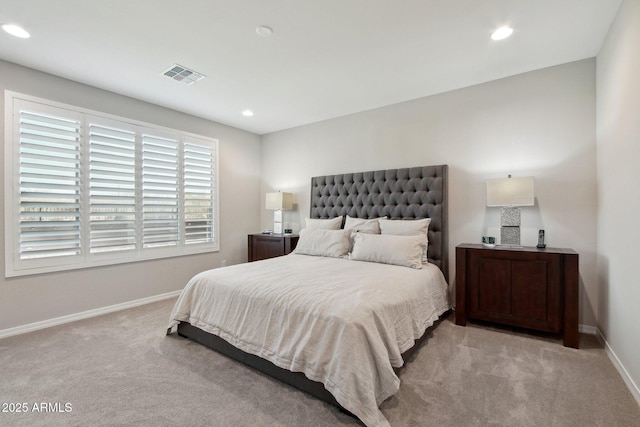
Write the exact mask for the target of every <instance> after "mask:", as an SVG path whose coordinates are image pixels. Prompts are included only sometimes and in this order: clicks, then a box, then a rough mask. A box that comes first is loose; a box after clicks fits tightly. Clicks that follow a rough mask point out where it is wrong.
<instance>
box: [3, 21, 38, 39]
mask: <svg viewBox="0 0 640 427" xmlns="http://www.w3.org/2000/svg"><path fill="white" fill-rule="evenodd" d="M2 29H3V30H5V31H6V32H7V33H9V34H11V35H12V36H15V37H20V38H21V39H28V38H29V37H31V34H29V33H28V32H27V31H26V30H25V29H24V28H22V27H21V26H19V25H14V24H4V25H3V26H2Z"/></svg>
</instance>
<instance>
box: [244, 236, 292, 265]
mask: <svg viewBox="0 0 640 427" xmlns="http://www.w3.org/2000/svg"><path fill="white" fill-rule="evenodd" d="M297 244H298V235H297V234H262V233H256V234H249V253H248V259H249V262H251V261H259V260H261V259H267V258H274V257H277V256H282V255H287V254H290V253H291V251H293V250H294V249H295V248H296V245H297Z"/></svg>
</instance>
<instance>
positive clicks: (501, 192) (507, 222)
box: [487, 175, 535, 246]
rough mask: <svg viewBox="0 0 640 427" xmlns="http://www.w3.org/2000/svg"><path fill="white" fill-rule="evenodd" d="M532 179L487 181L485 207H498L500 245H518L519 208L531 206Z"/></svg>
mask: <svg viewBox="0 0 640 427" xmlns="http://www.w3.org/2000/svg"><path fill="white" fill-rule="evenodd" d="M534 203H535V199H534V193H533V177H532V176H525V177H520V178H512V177H511V175H509V177H508V178H506V179H490V180H488V181H487V206H489V207H494V206H499V207H501V208H502V209H501V210H500V225H501V227H500V244H502V245H515V246H519V245H520V208H519V206H533V205H534Z"/></svg>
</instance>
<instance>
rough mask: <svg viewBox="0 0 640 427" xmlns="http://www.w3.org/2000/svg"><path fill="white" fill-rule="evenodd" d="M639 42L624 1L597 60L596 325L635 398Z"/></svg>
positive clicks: (639, 335)
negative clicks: (624, 373) (622, 370)
mask: <svg viewBox="0 0 640 427" xmlns="http://www.w3.org/2000/svg"><path fill="white" fill-rule="evenodd" d="M639 47H640V2H638V1H636V0H634V1H625V2H623V4H622V6H621V8H620V10H619V12H618V16H617V18H616V20H615V21H614V24H613V25H612V27H611V30H610V32H609V35H608V37H607V39H606V41H605V43H604V44H603V47H602V49H601V51H600V53H599V54H598V57H597V76H598V77H597V93H598V97H597V99H598V101H597V135H598V145H597V151H598V234H597V235H598V279H599V293H600V295H599V297H598V300H599V304H598V328H599V329H600V331H601V332H602V334H603V335H604V337H605V339H606V341H607V344H608V347H607V350H609V351H610V352H611V353H612V359H613V360H614V362H616V363H618V364H619V365H620V364H621V365H622V366H624V369H625V370H626V372H627V374H628V376H629V377H630V378H625V377H624V376H623V378H625V380H626V381H627V382H628V383H629V385H630V388H631V390H632V391H633V392H634V394H635V397H636V399H637V400H638V402H640V310H639V308H640V279H639V278H638V277H639V276H638V268H637V267H638V252H640V251H639V250H638V242H640V225H639V224H638V212H640V190H639V189H638V184H639V183H640V168H639V166H638V165H639V161H640V78H639V77H638V76H640V50H639ZM619 368H620V366H619Z"/></svg>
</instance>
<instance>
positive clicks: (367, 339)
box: [169, 254, 449, 426]
mask: <svg viewBox="0 0 640 427" xmlns="http://www.w3.org/2000/svg"><path fill="white" fill-rule="evenodd" d="M448 309H449V302H448V295H447V283H446V281H445V279H444V276H443V275H442V272H441V271H440V270H439V269H438V268H437V267H436V266H434V265H431V264H426V265H424V267H423V268H422V269H413V268H408V267H401V266H394V265H387V264H379V263H371V262H361V261H353V260H348V259H341V258H329V257H318V256H307V255H300V254H290V255H287V256H283V257H278V258H272V259H268V260H263V261H258V262H253V263H248V264H239V265H234V266H230V267H226V268H220V269H214V270H209V271H205V272H202V273H200V274H198V275H196V276H194V277H193V278H192V279H191V280H190V281H189V282H188V284H187V286H186V287H185V289H184V290H183V292H182V294H181V295H180V297H179V299H178V301H177V302H176V304H175V306H174V308H173V310H172V313H171V318H170V324H169V327H170V328H171V327H173V326H175V325H176V324H178V323H179V322H188V323H190V324H191V325H193V326H195V327H197V328H200V329H202V330H204V331H206V332H209V333H212V334H215V335H217V336H219V337H220V338H222V339H224V340H226V341H227V342H229V343H230V344H232V345H233V346H235V347H237V348H239V349H240V350H243V351H245V352H247V353H250V354H254V355H256V356H259V357H261V358H263V359H266V360H269V361H270V362H272V363H273V364H275V365H277V366H279V367H281V368H284V369H287V370H289V371H293V372H302V373H304V375H305V376H306V377H307V378H309V379H310V380H313V381H317V382H320V383H322V384H324V386H325V388H326V389H327V390H328V391H329V392H330V393H331V394H332V395H333V396H334V397H335V399H336V401H337V402H338V403H339V404H340V405H342V406H343V407H344V408H345V409H347V410H348V411H350V412H352V413H353V414H354V415H356V416H357V417H358V418H360V420H362V421H363V422H364V423H365V424H366V425H367V426H388V425H389V424H388V422H387V420H386V419H385V417H384V415H383V414H382V412H381V411H380V410H379V405H380V404H381V403H382V402H383V401H384V400H385V399H387V398H389V397H390V396H392V395H393V394H395V393H396V392H397V391H398V388H399V386H400V380H399V378H398V376H397V375H396V373H395V371H394V368H399V367H401V366H402V365H403V363H404V362H403V359H402V356H401V354H402V353H403V352H405V351H406V350H408V349H409V348H411V347H412V346H413V345H414V343H415V340H417V339H418V338H420V337H421V336H422V335H423V334H424V332H425V330H426V329H427V328H428V327H429V326H431V325H432V324H433V323H434V322H435V321H436V320H437V319H438V318H439V316H440V315H441V314H442V313H444V312H445V311H447V310H448Z"/></svg>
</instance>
